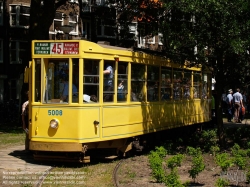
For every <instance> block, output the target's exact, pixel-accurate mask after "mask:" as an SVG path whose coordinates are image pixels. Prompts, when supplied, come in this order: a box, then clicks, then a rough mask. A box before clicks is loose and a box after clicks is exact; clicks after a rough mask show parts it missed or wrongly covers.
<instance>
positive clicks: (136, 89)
mask: <svg viewBox="0 0 250 187" xmlns="http://www.w3.org/2000/svg"><path fill="white" fill-rule="evenodd" d="M144 81H145V65H141V64H131V101H145V94H144V91H143V86H144Z"/></svg>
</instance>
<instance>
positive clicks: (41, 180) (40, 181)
mask: <svg viewBox="0 0 250 187" xmlns="http://www.w3.org/2000/svg"><path fill="white" fill-rule="evenodd" d="M53 169H54V167H51V166H50V167H49V168H48V169H47V170H46V171H45V172H44V173H43V175H42V176H40V177H39V180H38V181H37V184H36V186H35V187H41V186H42V184H43V181H44V180H45V179H46V177H47V176H48V175H49V172H51V171H52V170H53Z"/></svg>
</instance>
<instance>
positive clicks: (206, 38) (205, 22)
mask: <svg viewBox="0 0 250 187" xmlns="http://www.w3.org/2000/svg"><path fill="white" fill-rule="evenodd" d="M163 7H164V11H163V12H162V13H161V14H160V16H159V19H158V22H159V31H160V32H161V33H163V45H164V46H165V52H166V56H168V57H170V58H171V59H173V60H174V61H178V62H179V63H184V61H185V60H188V61H190V62H191V63H190V66H195V65H198V64H202V65H204V66H207V67H210V69H211V70H212V71H213V73H214V76H215V79H216V92H217V97H216V103H215V105H216V114H217V125H218V133H219V140H220V143H221V144H222V145H224V130H223V122H222V112H221V111H222V108H221V107H222V106H221V95H222V93H223V88H224V87H225V80H226V83H228V82H229V81H231V82H232V80H234V81H233V83H235V84H236V85H231V86H235V87H238V86H240V85H239V83H240V82H244V76H242V75H246V74H247V72H248V67H249V64H248V63H247V62H248V61H249V46H250V38H249V37H248V33H249V32H250V8H249V7H250V2H248V1H244V0H239V1H237V2H235V1H232V0H216V1H215V0H207V1H196V0H178V1H175V0H163ZM157 29H158V28H157Z"/></svg>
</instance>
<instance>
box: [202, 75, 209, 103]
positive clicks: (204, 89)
mask: <svg viewBox="0 0 250 187" xmlns="http://www.w3.org/2000/svg"><path fill="white" fill-rule="evenodd" d="M207 80H208V75H207V74H203V76H202V81H203V84H202V98H203V99H207V98H208V97H207V96H208V89H207V88H208V82H207Z"/></svg>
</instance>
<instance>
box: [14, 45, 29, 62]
mask: <svg viewBox="0 0 250 187" xmlns="http://www.w3.org/2000/svg"><path fill="white" fill-rule="evenodd" d="M27 44H28V42H24V41H11V42H10V51H11V52H10V63H11V64H22V60H23V59H25V58H27V57H26V55H27V50H26V49H27Z"/></svg>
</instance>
